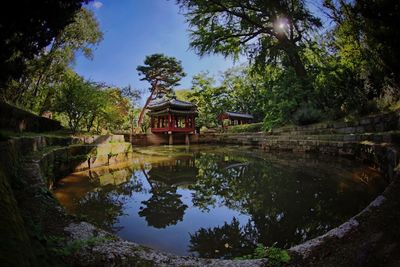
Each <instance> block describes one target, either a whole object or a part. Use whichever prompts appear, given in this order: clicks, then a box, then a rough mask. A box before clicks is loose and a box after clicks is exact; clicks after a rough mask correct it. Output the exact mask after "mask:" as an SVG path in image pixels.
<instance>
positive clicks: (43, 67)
mask: <svg viewBox="0 0 400 267" xmlns="http://www.w3.org/2000/svg"><path fill="white" fill-rule="evenodd" d="M101 40H102V32H101V31H100V29H99V24H98V22H97V20H96V18H95V16H94V14H93V12H92V11H89V10H87V9H85V8H82V9H81V10H79V12H77V13H76V14H75V17H74V21H73V23H71V24H69V25H68V26H67V27H65V29H63V31H62V32H60V34H58V35H57V36H56V37H55V38H54V41H53V42H52V43H51V44H50V46H49V47H48V48H46V49H43V50H42V51H41V52H40V53H39V55H38V56H36V57H35V58H33V59H31V60H29V61H27V62H26V66H27V68H26V70H25V71H24V73H23V75H22V77H20V78H19V79H18V80H13V81H12V82H11V83H10V84H9V86H8V89H7V91H5V92H4V97H5V98H6V99H7V100H8V101H10V102H13V103H16V104H18V105H19V106H22V107H25V108H28V109H30V110H32V111H34V112H36V113H38V114H39V115H40V114H42V113H43V112H45V111H48V110H51V109H52V107H53V104H54V100H55V96H56V94H57V92H56V85H58V84H60V83H62V82H63V78H64V75H65V73H66V72H68V71H69V68H70V66H71V64H73V62H74V60H75V55H76V53H77V52H82V53H83V55H84V56H86V57H87V58H92V47H93V46H94V45H97V44H98V43H99V42H100V41H101Z"/></svg>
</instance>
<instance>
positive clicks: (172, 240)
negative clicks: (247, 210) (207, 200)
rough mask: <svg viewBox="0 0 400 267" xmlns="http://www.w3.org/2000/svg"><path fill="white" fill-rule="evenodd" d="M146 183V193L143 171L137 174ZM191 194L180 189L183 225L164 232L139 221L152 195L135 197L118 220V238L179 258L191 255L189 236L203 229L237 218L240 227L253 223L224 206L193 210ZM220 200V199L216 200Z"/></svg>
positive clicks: (147, 189) (147, 190)
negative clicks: (144, 203)
mask: <svg viewBox="0 0 400 267" xmlns="http://www.w3.org/2000/svg"><path fill="white" fill-rule="evenodd" d="M135 175H136V176H137V177H138V179H140V180H141V182H142V183H143V188H144V189H145V190H144V191H145V192H149V191H150V186H149V184H148V182H147V181H146V179H145V178H144V175H143V173H142V172H141V171H138V172H136V174H135ZM192 192H193V191H191V190H188V189H178V190H177V193H178V194H180V195H182V197H181V201H182V202H183V203H184V204H186V205H187V206H188V208H187V209H186V210H185V215H184V217H183V220H182V221H179V222H178V223H177V224H176V225H172V226H167V227H166V228H164V229H157V228H154V227H149V226H148V225H147V222H146V219H145V218H144V217H140V216H139V215H138V212H139V211H140V207H141V206H143V205H142V204H141V202H142V201H146V200H148V199H149V198H150V197H151V194H150V193H142V192H141V193H135V194H133V196H132V198H131V199H130V201H129V202H128V203H127V204H126V205H125V206H124V208H125V209H124V211H125V216H122V217H120V218H119V223H117V224H116V225H115V226H116V228H119V227H122V229H121V230H120V231H119V232H118V235H119V236H120V237H122V238H124V239H127V240H131V241H134V242H136V243H139V244H142V245H145V246H149V247H152V248H155V249H159V250H162V251H166V252H171V253H174V254H178V255H188V254H190V253H189V252H186V253H184V251H187V249H188V245H189V241H190V235H189V233H191V234H194V233H195V232H196V231H197V230H199V229H200V228H201V227H203V228H206V227H216V226H222V225H223V224H224V222H225V221H226V222H231V221H232V219H233V217H236V218H237V219H238V220H239V222H240V223H241V225H245V224H246V223H247V222H248V220H249V219H250V217H249V216H247V215H243V214H240V213H239V212H237V211H233V210H231V209H228V208H227V207H225V206H222V207H218V206H216V207H215V208H212V207H210V211H209V212H207V211H204V212H203V211H200V210H199V209H198V208H196V207H193V203H192V197H191V195H192ZM216 198H217V199H218V200H219V198H218V197H217V196H216Z"/></svg>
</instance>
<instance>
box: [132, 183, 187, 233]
mask: <svg viewBox="0 0 400 267" xmlns="http://www.w3.org/2000/svg"><path fill="white" fill-rule="evenodd" d="M151 193H152V194H153V195H152V196H151V197H150V199H148V200H146V201H142V204H144V205H145V206H146V207H145V208H143V207H141V211H139V215H140V216H141V217H145V218H146V221H147V223H148V225H150V226H153V227H155V228H165V227H167V226H169V225H175V224H177V223H178V222H179V221H182V219H183V215H184V214H185V210H186V208H187V205H185V204H183V203H182V201H181V199H180V198H181V195H180V194H177V193H176V187H174V186H172V187H166V188H157V189H154V188H153V189H152V190H151Z"/></svg>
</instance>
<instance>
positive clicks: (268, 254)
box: [235, 244, 290, 267]
mask: <svg viewBox="0 0 400 267" xmlns="http://www.w3.org/2000/svg"><path fill="white" fill-rule="evenodd" d="M262 258H268V266H272V267H281V266H283V265H285V264H286V263H288V262H289V261H290V255H289V253H288V252H287V251H286V250H284V249H280V248H277V247H275V246H270V247H265V246H264V245H262V244H257V247H256V248H255V250H254V253H253V254H250V255H245V256H241V257H236V258H235V259H236V260H248V259H262Z"/></svg>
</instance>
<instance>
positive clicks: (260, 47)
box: [177, 0, 321, 78]
mask: <svg viewBox="0 0 400 267" xmlns="http://www.w3.org/2000/svg"><path fill="white" fill-rule="evenodd" d="M177 3H178V4H179V5H180V6H181V8H182V9H183V10H184V12H185V16H186V18H187V20H188V22H189V23H190V27H191V28H192V32H191V33H192V36H191V37H192V40H191V43H190V45H191V47H193V48H194V49H195V50H196V51H197V52H198V53H199V54H200V55H204V54H206V53H222V54H223V55H225V56H227V55H232V54H233V55H236V56H237V55H238V54H239V53H240V52H246V53H247V54H248V55H249V56H250V57H251V58H252V59H254V60H255V61H256V63H259V64H258V65H259V66H263V65H264V64H265V62H268V63H270V62H278V61H281V62H282V61H286V62H287V64H288V65H289V66H291V67H293V68H294V70H295V72H296V75H297V76H298V77H300V78H306V76H307V72H306V69H305V67H304V63H303V61H302V58H301V49H302V46H303V45H304V43H305V42H304V41H305V37H306V35H307V33H308V32H309V31H310V30H312V29H314V28H316V27H319V26H320V25H321V23H320V21H319V19H317V18H316V17H314V16H313V15H312V14H311V13H310V11H309V10H308V9H307V8H306V5H305V1H304V0H273V1H265V0H177Z"/></svg>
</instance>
